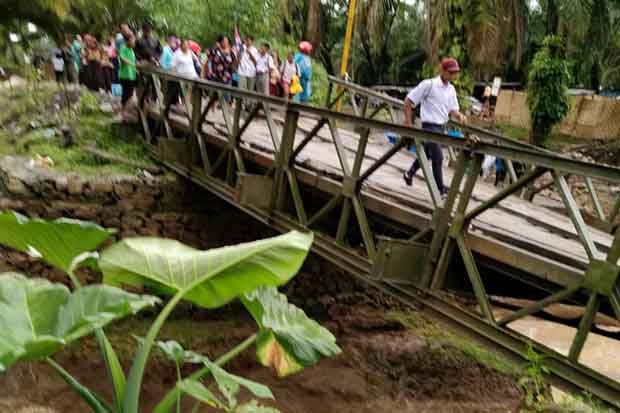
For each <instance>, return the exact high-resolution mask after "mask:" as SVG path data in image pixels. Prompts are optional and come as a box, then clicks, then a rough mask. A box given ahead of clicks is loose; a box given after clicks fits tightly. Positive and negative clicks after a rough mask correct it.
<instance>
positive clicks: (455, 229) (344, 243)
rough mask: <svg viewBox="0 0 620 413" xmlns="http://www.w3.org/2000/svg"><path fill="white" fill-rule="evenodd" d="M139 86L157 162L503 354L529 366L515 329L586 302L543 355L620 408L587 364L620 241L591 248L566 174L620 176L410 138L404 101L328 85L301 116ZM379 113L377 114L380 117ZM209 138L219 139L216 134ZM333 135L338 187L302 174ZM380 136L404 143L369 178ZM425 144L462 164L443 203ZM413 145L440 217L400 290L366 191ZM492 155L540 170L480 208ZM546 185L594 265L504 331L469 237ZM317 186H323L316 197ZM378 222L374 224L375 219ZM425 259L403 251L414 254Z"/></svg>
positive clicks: (156, 73)
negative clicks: (459, 287) (306, 153)
mask: <svg viewBox="0 0 620 413" xmlns="http://www.w3.org/2000/svg"><path fill="white" fill-rule="evenodd" d="M140 78H141V82H140V85H141V87H140V89H139V115H140V120H141V123H142V126H143V128H144V135H145V139H146V142H147V145H149V146H150V148H151V150H152V152H153V155H154V156H155V157H156V158H157V159H158V160H160V161H161V162H163V163H164V164H165V165H167V166H168V167H170V168H171V169H172V170H174V171H176V172H177V173H179V174H181V175H183V176H185V177H187V178H189V179H191V180H193V181H195V182H197V183H198V184H200V185H201V186H203V187H204V188H206V189H207V190H209V191H211V192H213V193H215V194H216V195H218V196H219V197H221V198H223V199H225V200H227V201H229V202H231V203H232V204H234V205H235V206H237V207H238V208H240V209H242V210H244V211H245V212H247V213H248V214H250V215H252V216H254V217H255V218H257V219H260V220H261V221H263V222H265V223H267V224H268V225H270V226H272V227H274V228H275V229H277V230H280V231H285V230H290V229H300V230H306V231H308V230H311V231H315V234H316V242H315V244H314V247H313V248H314V250H315V251H316V252H317V253H319V254H320V255H322V256H323V257H325V258H326V259H328V260H330V261H332V262H334V263H335V264H337V265H339V266H340V267H342V268H343V269H345V270H347V271H349V272H351V273H352V274H353V275H356V276H359V277H361V278H362V279H364V280H365V281H366V282H368V283H370V284H372V285H374V286H376V287H378V288H381V289H383V290H385V291H388V292H390V293H391V294H393V295H395V296H396V297H398V298H400V299H402V300H404V301H405V302H407V303H409V304H412V303H423V304H426V306H427V307H428V308H429V309H430V311H431V312H434V313H435V315H437V316H438V317H440V318H442V319H447V320H449V321H450V322H451V323H453V324H455V325H459V326H460V327H461V328H464V329H466V330H467V331H469V332H471V333H472V334H475V335H477V336H479V337H482V338H483V339H484V340H488V341H491V342H493V343H494V344H495V345H497V346H499V347H501V348H503V349H504V350H507V351H509V352H511V353H514V354H519V355H521V356H523V355H524V354H525V350H526V348H527V346H528V345H529V344H530V343H532V340H531V339H529V338H527V337H524V336H522V335H520V334H518V333H516V332H515V331H513V330H511V329H510V328H509V323H510V322H512V321H515V320H517V319H520V318H523V317H525V316H528V315H531V314H535V313H537V312H539V311H541V310H542V309H544V308H546V307H547V306H549V305H551V304H553V303H557V302H560V301H563V300H566V299H568V298H570V297H572V296H574V295H576V294H582V295H583V294H587V296H588V297H589V298H588V301H587V306H586V311H585V314H584V315H583V317H582V318H581V321H580V323H579V327H578V329H577V333H576V335H575V337H574V339H573V342H572V344H571V347H570V351H569V354H568V355H563V354H560V353H558V352H556V351H554V350H552V349H549V348H547V347H545V346H544V345H542V344H541V343H533V345H534V347H535V348H536V349H537V350H538V351H540V352H543V353H545V354H546V356H547V357H548V360H549V368H550V370H551V373H552V374H553V375H554V376H555V377H556V378H558V379H560V380H561V382H562V383H563V384H565V385H566V386H569V387H575V388H579V389H584V390H587V391H588V392H590V393H592V394H593V395H595V396H597V397H599V398H601V399H602V400H604V401H606V402H607V403H609V404H611V405H614V406H616V407H620V383H618V382H616V381H614V380H612V379H610V378H609V377H607V376H604V375H602V374H600V373H598V372H596V371H594V370H592V369H590V368H588V367H587V366H584V365H583V364H581V363H579V356H580V354H581V352H582V349H583V346H584V344H585V341H586V339H587V336H588V333H589V332H590V330H591V328H592V324H593V321H594V317H595V315H596V313H597V311H598V309H599V306H600V305H601V303H602V302H608V303H609V306H610V307H611V308H612V311H613V313H614V315H615V317H616V318H617V319H619V320H620V288H619V286H618V279H619V274H620V266H618V260H619V259H620V229H618V230H616V232H615V234H614V238H613V242H612V245H611V247H610V248H609V250H608V251H607V254H606V255H604V254H603V253H602V252H601V251H599V250H598V249H597V246H596V245H595V244H594V242H593V241H592V239H591V237H590V235H589V233H588V227H587V226H586V224H585V222H584V220H583V217H582V215H581V213H580V211H579V209H578V208H577V205H576V202H575V200H574V198H573V196H572V194H571V192H570V190H569V188H568V185H567V183H566V175H568V174H572V175H580V176H584V177H587V179H592V178H594V179H602V180H606V181H609V182H614V183H620V169H616V168H610V167H604V166H600V165H594V164H589V163H585V162H580V161H575V160H571V159H567V158H564V157H561V156H558V155H556V154H554V153H549V152H547V151H543V150H540V149H538V148H535V147H532V146H530V145H526V144H522V143H519V142H515V141H512V140H508V139H506V138H504V137H502V136H499V135H493V134H489V133H488V132H486V131H482V130H477V129H474V128H463V130H464V132H465V134H469V133H476V134H478V135H479V136H480V137H481V138H482V140H481V142H480V143H478V144H476V145H474V146H472V145H470V143H469V141H468V140H465V139H454V138H451V137H448V136H445V135H442V134H436V133H432V132H427V131H423V130H419V129H415V128H407V127H404V126H401V120H402V117H401V116H402V115H401V114H399V108H402V103H401V102H400V101H397V100H395V99H392V98H389V97H386V96H385V95H382V94H380V93H377V92H374V91H372V90H369V89H366V88H363V87H361V86H358V85H355V84H352V83H350V82H344V81H341V80H338V79H335V78H331V79H330V81H331V84H330V93H329V94H328V98H327V102H326V106H327V107H326V108H320V107H313V106H308V105H302V104H296V103H292V102H288V101H285V100H282V99H279V98H273V97H269V96H263V95H259V94H256V93H253V92H248V91H244V90H240V89H237V88H232V87H229V86H226V85H221V84H217V83H213V82H209V81H204V80H188V79H185V78H182V77H179V76H175V75H173V74H171V73H169V72H164V71H162V70H159V69H156V68H151V67H142V68H140ZM171 82H177V83H179V84H181V85H182V89H184V90H185V93H184V94H183V96H184V97H183V100H184V104H185V107H186V110H185V113H184V114H183V115H182V116H181V117H179V116H178V115H174V116H175V117H174V119H172V118H171V117H170V115H169V112H170V105H171V104H172V103H174V102H170V98H169V96H168V95H169V91H170V89H171V88H170V84H171ZM334 86H336V87H337V88H338V90H339V95H338V96H337V97H336V98H335V99H333V100H332V96H331V95H332V90H333V89H334ZM190 89H191V94H190V93H189V90H190ZM345 95H349V98H350V99H351V104H352V107H353V110H354V112H355V113H354V114H353V115H349V114H344V113H339V112H336V111H333V110H331V107H332V106H333V105H334V104H335V103H336V102H337V101H338V100H339V99H340V98H341V97H343V96H345ZM358 97H361V102H360V101H358V100H357V99H358ZM373 101H378V102H379V104H378V105H374V104H373ZM230 102H232V104H231V103H230ZM244 103H245V104H249V105H252V109H251V111H250V112H249V113H248V114H247V115H243V114H242V106H243V104H244ZM217 104H219V107H220V112H221V115H222V117H223V119H224V125H225V127H224V128H223V129H222V128H218V126H217V125H214V124H212V123H210V122H209V121H208V119H207V117H208V114H209V111H210V110H212V109H213V108H214V107H215V105H217ZM373 105H374V106H375V108H374V109H372V106H373ZM383 109H386V110H387V111H388V112H389V113H390V116H391V117H392V119H393V122H385V121H382V120H377V119H374V118H375V117H376V115H377V114H378V113H379V112H380V111H381V110H383ZM280 114H282V115H283V126H282V128H281V129H280V127H279V126H278V122H276V117H277V116H278V115H280ZM301 116H304V118H306V119H307V118H308V117H311V118H312V119H314V121H315V122H316V123H315V125H314V127H313V128H312V129H311V130H310V131H309V132H306V133H305V136H303V138H302V139H301V140H300V139H297V138H298V135H299V134H300V133H301V132H302V131H301V129H300V127H299V121H300V117H301ZM262 117H264V118H265V120H266V124H267V129H268V133H269V136H270V137H271V143H272V146H273V148H272V149H273V156H272V157H271V160H270V159H267V158H266V157H265V155H264V154H263V155H257V154H256V151H252V150H251V149H250V148H247V147H244V146H243V145H242V143H243V136H244V134H245V133H247V131H248V127H249V126H250V125H251V124H252V123H253V122H257V120H259V119H261V118H262ZM183 118H185V119H183ZM262 122H263V121H262V119H261V124H262ZM338 122H348V123H355V124H356V125H357V126H358V127H359V131H358V133H359V140H358V145H357V150H356V152H355V157H354V159H353V160H352V161H351V159H350V158H349V156H348V155H347V153H346V150H345V147H344V144H343V141H342V139H341V136H340V133H339V129H338ZM173 124H174V125H173ZM209 126H210V127H211V128H212V129H213V130H215V133H214V132H210V131H209V130H208V128H209ZM323 129H326V130H328V132H329V136H330V138H331V141H332V143H333V147H334V151H335V153H336V154H337V156H338V160H339V164H340V169H341V171H340V172H341V174H342V178H341V180H339V181H338V180H333V179H332V180H329V179H321V178H320V177H318V176H317V175H316V174H313V173H312V172H311V171H308V170H307V169H306V168H304V166H303V165H300V164H299V163H298V162H297V159H298V156H299V154H300V153H301V152H302V151H303V150H304V148H305V147H306V146H307V145H308V143H310V142H311V141H312V140H313V139H316V138H317V136H318V134H319V132H320V131H321V130H323ZM177 131H181V132H182V131H184V132H185V133H186V134H187V135H189V136H188V137H185V138H182V139H177V138H176V137H175V136H178V135H177ZM372 131H391V132H395V133H397V134H398V135H399V136H400V138H399V140H398V141H397V143H396V144H395V145H394V146H392V147H391V148H390V149H389V150H387V151H386V152H385V153H384V154H383V155H382V156H381V157H380V158H379V159H377V160H375V161H374V162H372V163H371V164H370V165H368V166H366V168H364V167H363V161H364V159H365V153H366V148H367V145H368V140H369V136H370V134H371V132H372ZM425 141H431V142H436V143H439V144H442V145H444V146H446V147H448V148H450V150H451V151H452V152H453V154H454V156H455V158H456V166H455V174H454V177H453V179H452V182H451V185H450V189H449V193H448V196H447V198H446V199H445V200H442V199H441V197H440V195H439V191H438V189H437V187H436V184H435V181H434V179H433V178H432V174H431V169H430V165H429V162H428V159H426V156H425V153H424V151H423V150H422V146H421V145H422V143H423V142H425ZM410 144H415V145H416V146H417V147H418V154H419V157H420V161H421V165H422V170H423V172H424V178H425V179H424V180H425V182H426V185H427V188H428V190H429V192H430V194H431V198H432V203H433V206H434V212H433V215H432V219H431V220H430V222H428V224H427V226H426V227H422V228H418V229H419V231H418V232H417V233H416V232H413V231H412V232H411V233H410V237H409V238H407V239H404V240H399V241H400V242H404V243H405V245H411V246H412V248H414V247H415V248H418V250H419V248H422V251H423V256H422V257H421V260H422V261H420V262H421V263H422V264H421V265H420V268H417V269H416V268H411V267H410V266H403V264H402V263H401V264H395V265H396V268H397V269H398V270H399V271H400V272H401V273H405V274H407V275H409V279H408V280H404V281H405V282H404V283H403V280H402V279H401V280H399V282H395V281H394V280H393V279H390V278H389V277H381V274H379V275H377V265H378V262H379V261H381V260H383V261H385V259H386V254H385V251H386V248H387V250H390V248H391V245H392V244H389V239H388V241H387V247H386V242H385V240H384V239H383V238H382V237H381V234H378V233H376V231H375V230H373V227H372V226H371V220H370V219H369V215H368V212H367V208H368V206H369V204H370V203H369V201H368V199H369V198H368V194H366V193H365V191H364V183H365V181H366V180H367V179H368V178H369V177H370V176H371V175H372V174H373V173H374V172H376V171H377V170H378V169H379V168H381V167H382V166H383V165H385V164H386V163H387V161H388V160H390V159H391V158H392V157H393V156H394V155H395V154H396V153H397V152H398V151H400V150H401V149H402V148H404V147H406V146H408V145H410ZM218 148H219V149H218ZM485 154H491V155H495V156H499V157H502V158H505V159H509V160H519V161H525V162H527V164H528V165H530V166H531V169H529V170H528V171H527V172H526V173H525V174H524V175H523V176H521V177H520V178H517V177H516V176H514V177H513V182H512V183H511V184H510V185H509V186H508V187H506V188H504V189H503V190H501V191H500V192H498V193H497V194H496V195H495V196H493V197H492V198H491V199H488V200H487V201H486V202H483V203H482V204H480V205H478V206H476V207H473V208H471V207H469V204H470V200H471V198H472V193H473V191H474V188H475V186H476V183H477V181H478V175H479V171H480V168H481V165H482V160H483V156H484V155H485ZM250 163H252V164H258V165H261V166H262V167H263V170H265V171H266V172H265V173H264V174H263V175H262V176H260V177H259V178H260V179H261V180H260V181H252V184H259V183H261V182H262V183H267V184H268V185H265V186H264V187H261V188H264V190H263V191H260V190H259V191H257V192H258V196H257V195H256V194H255V195H254V196H253V198H252V197H250V198H251V200H250V201H248V198H247V197H246V198H244V199H245V201H243V202H241V201H240V199H241V198H243V197H242V196H240V193H241V192H244V191H245V189H244V177H252V176H254V177H256V175H252V174H248V165H249V164H250ZM546 173H550V174H552V176H553V179H554V183H555V184H556V186H557V189H558V191H559V192H560V194H561V195H562V199H563V202H564V204H565V207H566V210H567V212H568V215H569V216H570V218H571V221H572V222H573V224H574V227H575V230H576V233H577V234H578V236H579V239H580V241H581V243H582V245H583V246H584V248H585V251H586V252H587V255H588V257H589V262H588V264H587V266H585V268H576V269H575V268H573V269H572V272H571V275H570V276H567V277H566V278H564V280H565V281H564V282H563V283H560V287H559V289H558V290H557V291H554V292H552V293H551V294H550V295H549V296H548V297H546V298H544V299H542V300H540V301H538V302H536V303H534V304H532V305H530V306H528V307H525V308H523V309H521V310H518V311H515V312H513V313H511V314H509V315H507V316H505V317H503V318H501V319H499V320H498V319H496V318H495V316H494V314H493V312H492V310H491V306H490V303H489V298H488V295H487V294H486V290H485V285H484V282H483V279H482V278H481V276H480V272H479V268H478V263H477V261H476V255H475V254H474V252H473V251H472V244H474V238H475V236H474V235H473V234H471V233H470V231H469V229H470V225H471V222H472V220H474V219H475V218H476V217H477V216H479V215H480V214H482V213H483V212H485V211H486V210H488V209H490V208H493V207H496V206H497V205H498V204H499V203H500V202H501V201H502V200H504V199H506V198H508V197H509V196H518V195H519V194H520V193H521V192H522V191H523V189H524V188H525V187H527V186H528V185H532V184H534V183H535V182H536V180H537V179H539V178H540V177H541V176H542V175H544V174H546ZM310 182H314V185H312V184H310ZM309 186H314V187H315V188H318V189H319V190H322V191H323V192H324V193H326V194H329V195H330V199H329V201H328V202H326V203H325V204H324V205H322V206H321V207H320V208H319V209H318V211H316V212H314V213H313V214H310V213H309V208H308V203H307V202H305V201H307V200H305V199H304V194H305V189H304V188H306V187H309ZM252 199H253V200H252ZM289 207H290V208H289ZM338 209H339V210H340V215H339V219H338V224H337V225H336V227H335V228H332V229H331V230H328V231H325V230H319V229H318V223H319V222H321V221H323V220H325V219H326V217H327V216H328V215H329V214H330V213H333V212H336V211H337V210H338ZM618 209H620V207H619V208H618ZM290 211H292V212H290ZM373 211H374V212H373V213H375V214H376V208H375V209H373ZM352 221H355V223H353V222H352ZM352 225H356V226H357V228H358V230H359V233H360V234H361V238H362V242H363V251H360V250H359V249H357V248H354V247H353V246H351V245H350V244H349V242H348V238H349V235H348V234H349V232H350V228H351V227H352ZM424 241H426V242H424ZM418 250H415V249H407V248H405V251H406V252H407V253H412V251H418ZM457 253H458V254H459V255H460V257H461V259H462V260H463V263H464V264H465V269H466V274H467V277H468V280H469V282H470V283H471V286H472V289H473V291H474V295H475V300H476V303H477V306H478V308H479V311H476V310H475V309H469V310H467V309H464V308H463V307H462V306H459V305H457V304H455V303H453V302H451V301H450V300H448V299H446V298H445V297H444V295H443V294H442V291H443V289H444V284H445V281H446V278H447V277H448V276H449V274H448V266H449V264H450V263H451V262H452V260H453V258H454V256H455V254H457ZM387 255H389V254H387ZM419 258H420V257H419ZM383 261H382V262H383ZM560 268H562V267H560ZM575 274H576V275H575Z"/></svg>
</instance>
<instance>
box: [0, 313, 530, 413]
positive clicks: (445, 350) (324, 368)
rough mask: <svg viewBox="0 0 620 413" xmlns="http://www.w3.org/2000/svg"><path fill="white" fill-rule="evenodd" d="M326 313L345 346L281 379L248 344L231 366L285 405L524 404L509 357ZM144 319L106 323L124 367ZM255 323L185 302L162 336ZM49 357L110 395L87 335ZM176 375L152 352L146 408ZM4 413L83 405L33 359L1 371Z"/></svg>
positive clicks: (477, 407) (209, 335)
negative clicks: (502, 361)
mask: <svg viewBox="0 0 620 413" xmlns="http://www.w3.org/2000/svg"><path fill="white" fill-rule="evenodd" d="M327 312H328V315H326V316H325V317H323V320H322V322H323V324H324V325H326V326H327V327H328V328H329V329H330V330H331V331H332V332H334V333H335V335H336V336H337V338H338V342H339V344H340V346H341V347H342V349H343V353H342V354H341V355H339V356H338V357H335V358H332V359H326V360H323V361H322V362H320V363H319V364H318V365H316V366H314V367H312V368H308V369H306V370H305V371H303V372H302V373H300V374H298V375H295V376H292V377H290V378H287V379H277V378H276V377H275V376H274V375H273V374H272V372H270V371H269V370H268V369H266V368H263V367H261V366H259V365H258V364H257V363H256V361H255V357H254V354H253V349H250V350H248V351H246V352H245V353H243V354H242V355H241V356H240V357H239V358H237V359H235V360H234V361H233V362H232V363H231V364H229V365H228V366H227V368H228V369H229V371H231V372H234V373H236V374H239V375H242V376H245V377H247V378H250V379H253V380H256V381H258V382H261V383H264V384H266V385H268V386H269V387H270V388H271V390H272V391H273V393H274V395H275V397H276V400H275V402H273V403H270V405H272V406H273V407H276V408H278V409H279V410H280V411H282V412H283V413H306V412H307V413H331V412H334V413H336V412H338V413H349V412H350V413H353V412H355V413H366V412H368V413H371V412H373V413H374V412H388V413H390V412H394V413H395V412H416V413H418V412H516V411H518V410H519V407H520V406H521V401H522V394H521V392H520V390H519V389H518V387H517V385H516V380H517V379H516V373H514V374H513V373H510V371H509V370H510V366H509V365H508V367H507V368H506V367H505V366H503V367H502V368H500V370H504V372H503V373H502V372H499V371H498V370H496V369H494V368H491V367H489V366H487V365H485V364H483V362H484V360H485V356H483V357H479V356H478V357H476V356H473V357H472V354H473V353H472V352H471V350H468V349H463V348H460V347H459V345H458V343H459V341H458V340H457V341H455V340H452V339H451V338H449V336H447V335H445V336H444V335H441V336H437V335H435V336H434V337H433V338H432V339H431V338H430V335H433V333H429V332H430V331H439V330H437V329H436V328H435V327H431V326H432V324H430V323H429V322H428V321H427V320H424V319H423V318H421V317H420V316H419V315H411V314H409V315H405V314H404V313H394V312H391V313H390V312H387V313H386V312H385V311H384V309H380V308H377V306H376V305H372V304H358V305H348V304H347V305H344V304H339V303H332V304H331V305H330V306H329V308H328V310H327ZM380 314H383V315H380ZM385 314H387V316H385ZM397 319H404V320H407V321H406V322H401V321H396V320H397ZM149 321H150V319H149V318H143V319H133V320H127V321H123V322H121V323H118V324H116V325H114V326H112V327H111V328H109V336H110V338H111V341H112V343H113V345H114V346H115V347H116V348H117V349H119V350H120V351H119V354H121V358H122V359H123V360H122V363H123V364H124V365H125V367H126V368H128V367H129V364H130V361H131V354H132V352H133V351H134V350H135V341H134V339H133V338H132V334H137V335H144V334H145V333H146V330H147V328H148V324H149ZM429 327H430V329H429ZM433 329H435V330H433ZM253 331H254V326H253V324H252V321H251V320H250V319H249V318H248V317H247V316H246V315H245V314H244V313H243V309H242V308H239V307H236V306H231V307H229V308H227V309H225V310H223V311H218V312H217V313H214V314H213V313H211V314H205V313H203V312H194V310H192V309H189V310H188V309H181V310H180V311H179V312H178V313H177V314H176V315H175V317H174V319H173V320H171V321H169V322H168V324H167V325H166V326H165V328H164V330H163V332H162V335H161V336H160V338H165V339H176V340H178V341H179V342H181V343H182V344H183V345H185V346H187V347H190V348H192V349H194V350H196V351H198V352H201V353H203V354H205V355H208V356H209V357H212V358H215V357H217V356H218V355H220V354H223V353H224V352H225V351H226V349H228V348H230V347H232V346H234V345H235V344H236V343H239V342H240V341H242V340H243V339H244V338H246V337H247V336H248V335H250V334H251V333H252V332H253ZM429 334H430V335H429ZM481 351H482V352H484V350H481ZM55 359H56V360H57V361H58V362H59V363H60V364H61V365H63V366H64V367H65V368H66V369H67V370H68V371H69V372H71V373H72V374H74V375H75V376H76V377H77V378H78V379H79V380H80V381H81V382H82V383H83V384H85V385H86V386H88V387H91V388H93V389H95V390H96V391H98V392H99V393H100V394H102V395H104V397H106V398H110V397H111V393H110V391H109V388H108V387H107V383H106V372H105V368H104V366H103V364H102V363H101V361H100V359H99V356H98V350H97V346H96V344H95V342H94V340H93V339H92V338H89V339H87V340H85V341H83V342H82V343H80V344H77V345H72V346H70V347H69V348H68V349H66V350H65V351H63V352H62V353H61V354H58V355H57V356H56V357H55ZM481 360H482V361H481ZM487 364H488V363H487ZM491 364H492V363H491ZM191 371H192V367H191V366H190V367H186V368H185V369H184V374H189V373H191ZM174 381H175V372H174V366H173V365H172V364H171V363H169V362H167V361H166V360H165V359H164V358H163V356H161V355H157V354H156V355H155V357H154V358H153V359H152V360H151V363H150V365H149V369H148V374H147V376H146V379H145V384H144V387H143V393H142V400H141V401H142V409H143V411H145V412H147V411H151V409H152V408H153V406H154V405H155V404H156V403H157V402H158V401H159V400H160V399H161V397H162V396H163V395H164V394H165V392H166V391H167V390H168V389H170V388H171V386H173V385H174ZM246 396H247V395H246ZM193 405H194V402H193V401H192V400H189V399H185V400H184V401H183V411H191V407H192V406H193ZM0 411H1V412H15V413H35V412H37V413H68V412H86V411H88V408H87V406H86V405H84V404H83V403H82V402H81V401H80V399H79V398H77V397H76V396H75V395H74V394H73V393H72V391H71V390H70V389H69V388H68V387H67V386H66V385H65V383H64V382H63V381H62V380H61V379H60V378H58V376H57V375H56V374H55V373H54V372H53V371H52V370H51V369H50V368H49V367H48V366H47V365H45V364H43V363H38V362H32V363H22V364H19V365H18V366H16V367H15V368H13V369H11V370H10V371H9V372H8V373H7V374H5V375H4V376H0ZM199 411H200V412H211V411H213V410H209V408H203V409H202V410H199Z"/></svg>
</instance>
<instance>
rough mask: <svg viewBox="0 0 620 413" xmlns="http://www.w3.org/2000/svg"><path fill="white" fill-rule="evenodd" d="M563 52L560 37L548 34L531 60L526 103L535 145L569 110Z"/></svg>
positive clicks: (542, 142) (566, 65)
mask: <svg viewBox="0 0 620 413" xmlns="http://www.w3.org/2000/svg"><path fill="white" fill-rule="evenodd" d="M563 54H564V42H563V40H562V38H561V37H558V36H548V37H546V38H545V40H544V42H543V47H542V49H540V51H539V52H538V53H536V55H535V56H534V60H533V61H532V65H531V69H530V73H529V78H528V93H527V104H528V107H529V109H530V117H531V120H532V131H531V139H532V143H534V144H535V145H538V146H544V145H545V143H546V141H547V138H548V137H549V135H550V134H551V130H552V129H553V125H555V124H556V123H558V122H560V121H561V120H562V119H564V117H565V116H566V114H567V113H568V111H569V109H570V102H569V99H568V95H567V91H568V82H569V81H570V72H569V68H568V63H567V61H566V59H564V57H563Z"/></svg>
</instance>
